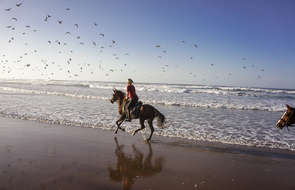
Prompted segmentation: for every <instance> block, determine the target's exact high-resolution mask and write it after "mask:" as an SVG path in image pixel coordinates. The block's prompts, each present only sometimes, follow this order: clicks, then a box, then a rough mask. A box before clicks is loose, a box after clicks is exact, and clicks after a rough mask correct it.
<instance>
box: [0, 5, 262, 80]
mask: <svg viewBox="0 0 295 190" xmlns="http://www.w3.org/2000/svg"><path fill="white" fill-rule="evenodd" d="M22 6H24V2H21V3H16V4H15V8H6V9H4V11H5V12H13V11H17V10H15V9H19V8H21V7H22ZM65 11H67V12H70V11H71V8H65ZM8 16H10V15H9V14H8ZM43 18H44V19H43V21H42V22H43V23H44V24H48V23H49V22H50V23H53V24H54V23H56V24H57V25H63V24H64V23H65V22H64V20H62V19H59V18H57V17H55V16H54V15H52V14H46V15H44V17H43ZM9 20H10V22H11V24H10V25H8V26H5V28H6V29H7V30H11V32H16V31H17V32H19V33H20V34H21V35H22V36H27V35H29V34H30V32H33V33H37V32H40V31H41V29H40V30H39V29H36V28H33V27H32V26H31V25H25V26H24V28H25V31H18V30H17V29H16V28H17V27H18V26H17V22H18V21H19V19H18V18H17V17H10V18H9ZM92 26H93V27H94V28H98V24H97V22H93V23H92ZM73 28H74V31H66V32H65V33H64V38H66V39H54V40H52V39H47V40H46V41H47V42H46V43H47V44H46V45H47V46H49V48H50V47H52V46H55V47H57V48H56V50H57V52H56V53H57V55H58V54H64V56H65V57H66V59H65V63H61V62H60V61H55V60H54V58H50V59H47V58H45V57H44V58H42V59H41V62H40V64H37V65H36V64H34V63H27V61H24V58H25V57H26V56H28V55H29V54H30V55H31V56H35V57H37V54H38V56H42V52H39V51H38V50H37V49H36V47H35V48H33V47H32V46H31V45H30V44H29V43H28V42H24V44H23V45H24V46H27V47H30V48H31V50H30V51H29V52H24V53H23V54H21V55H19V56H18V57H16V58H15V59H14V60H11V59H8V58H7V57H6V54H5V53H2V55H1V54H0V68H1V67H2V70H1V72H2V73H13V72H14V71H15V69H18V70H20V71H21V72H22V74H25V73H28V72H30V71H34V72H36V71H37V72H38V73H39V74H40V75H41V76H43V77H45V78H46V79H54V77H55V74H56V73H55V71H56V69H57V70H58V71H59V72H63V73H64V74H65V76H67V77H68V78H77V77H79V74H80V73H82V72H86V71H87V72H89V74H91V75H93V74H95V72H96V71H97V72H103V73H104V75H105V76H106V77H108V76H109V75H110V74H111V73H114V72H123V71H124V69H126V68H127V64H126V63H125V64H121V65H120V63H118V65H119V66H118V67H117V68H115V67H113V68H110V67H108V66H106V65H103V64H102V62H103V61H102V60H101V59H100V60H98V61H97V62H98V63H91V64H89V63H85V62H83V63H75V64H74V63H73V60H74V58H73V57H74V56H71V55H73V54H74V50H75V49H73V46H72V45H71V44H72V43H75V44H77V42H78V45H79V46H85V45H87V46H92V47H94V48H96V49H97V50H98V53H100V54H102V53H104V50H105V49H107V48H108V49H113V53H112V54H111V56H112V58H113V59H114V60H115V61H117V62H118V60H120V56H129V55H130V54H129V53H128V52H124V53H118V52H115V51H116V48H115V47H117V45H118V42H117V41H116V40H114V39H111V40H108V42H107V44H104V45H103V44H102V43H101V42H97V41H96V40H90V42H85V41H82V39H83V38H82V37H81V35H77V31H78V30H79V28H80V25H79V23H75V24H74V25H73ZM73 28H72V29H73ZM75 34H76V35H75ZM74 35H75V36H74ZM69 36H71V39H72V40H74V41H71V42H69V41H68V39H69ZM97 37H98V39H103V38H105V33H102V32H98V33H97ZM15 41H16V37H15V36H13V37H10V38H9V39H8V44H13V43H14V42H15ZM178 43H179V44H181V45H186V46H190V47H191V48H194V49H197V48H199V45H198V44H197V43H190V42H187V41H185V40H180V41H179V42H178ZM99 44H100V45H99ZM44 45H45V44H44ZM65 47H67V50H66V48H65ZM154 48H156V51H157V52H158V55H157V58H158V59H162V58H163V57H164V56H167V54H168V53H169V52H168V50H167V49H164V48H162V45H161V44H156V45H154ZM27 49H28V48H27ZM40 54H41V55H40ZM187 61H191V62H192V61H193V56H189V57H188V59H187ZM241 61H242V62H247V58H245V57H243V58H241ZM15 65H17V67H16V66H15ZM214 66H215V64H213V63H212V64H210V65H209V68H210V67H214ZM52 67H55V69H51V68H52ZM248 67H252V68H255V65H251V66H248ZM248 67H247V66H246V65H245V66H243V67H242V68H241V69H243V70H246V69H247V68H248ZM74 68H78V69H74ZM168 68H169V64H167V63H161V64H160V68H159V70H160V71H161V72H168V71H169V69H168ZM29 69H31V70H29ZM259 71H260V72H264V69H260V70H259ZM184 74H185V73H184ZM187 75H188V76H189V77H194V78H196V77H197V75H196V74H195V73H193V72H189V73H187ZM228 76H232V73H228ZM261 78H262V77H261V75H258V76H257V79H261ZM203 80H205V79H203Z"/></svg>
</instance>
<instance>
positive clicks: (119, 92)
mask: <svg viewBox="0 0 295 190" xmlns="http://www.w3.org/2000/svg"><path fill="white" fill-rule="evenodd" d="M116 91H117V93H118V95H119V96H120V97H121V98H124V97H125V96H126V94H125V93H124V92H122V91H121V90H116Z"/></svg>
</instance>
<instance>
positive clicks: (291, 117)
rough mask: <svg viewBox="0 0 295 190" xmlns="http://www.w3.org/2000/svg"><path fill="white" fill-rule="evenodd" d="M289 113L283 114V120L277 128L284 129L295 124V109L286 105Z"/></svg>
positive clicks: (278, 123)
mask: <svg viewBox="0 0 295 190" xmlns="http://www.w3.org/2000/svg"><path fill="white" fill-rule="evenodd" d="M286 107H287V111H286V112H285V113H284V114H283V116H282V117H281V119H280V120H279V121H278V122H277V125H276V127H277V128H279V129H283V128H284V127H285V126H288V125H291V124H293V123H294V122H295V114H294V113H295V109H294V108H292V107H291V106H289V105H286Z"/></svg>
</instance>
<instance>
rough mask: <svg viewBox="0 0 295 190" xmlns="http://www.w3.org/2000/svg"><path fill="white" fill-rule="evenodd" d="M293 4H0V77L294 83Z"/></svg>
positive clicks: (39, 0) (130, 0) (209, 0)
mask: <svg viewBox="0 0 295 190" xmlns="http://www.w3.org/2000/svg"><path fill="white" fill-rule="evenodd" d="M18 3H22V4H21V5H19V6H16V4H18ZM9 8H11V10H6V9H9ZM294 10H295V1H292V0H290V1H288V0H282V1H278V0H267V1H266V0H244V1H242V0H224V1H223V0H181V1H180V0H178V1H177V0H140V1H139V0H124V1H123V0H83V1H82V0H50V1H44V0H23V1H14V0H0V20H1V22H0V28H1V30H0V78H8V79H46V80H87V81H92V80H95V81H126V80H127V78H132V79H133V80H134V81H135V82H155V83H182V84H186V83H189V84H205V85H229V86H231V85H233V86H259V87H267V88H295V86H294V81H295V75H294V72H295V63H294V60H295V54H294V52H295V35H294V34H295V24H294V20H295V11H294ZM47 15H50V16H51V17H50V18H48V19H47V21H45V18H46V16H47ZM58 21H62V22H61V23H59V22H58Z"/></svg>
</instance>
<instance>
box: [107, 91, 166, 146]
mask: <svg viewBox="0 0 295 190" xmlns="http://www.w3.org/2000/svg"><path fill="white" fill-rule="evenodd" d="M113 92H114V93H113V97H112V99H111V103H114V102H118V105H119V114H120V116H121V117H120V118H119V119H118V121H116V124H117V129H116V131H115V134H116V133H117V132H118V129H121V130H122V131H124V129H123V128H121V127H120V126H121V124H122V123H123V122H124V121H125V119H126V112H125V105H126V103H127V99H126V95H125V93H124V92H122V91H120V90H116V89H114V90H113ZM130 116H131V118H132V119H139V123H140V126H141V127H140V128H139V129H137V130H135V131H134V132H133V135H135V134H136V133H137V132H138V131H140V130H143V129H144V128H145V125H144V121H145V120H147V121H148V124H149V127H150V129H151V134H150V136H149V138H148V139H147V140H148V141H150V140H151V138H152V135H153V132H154V127H153V120H154V118H157V119H158V127H163V125H164V122H165V116H164V115H163V114H161V113H160V112H159V111H158V110H157V109H156V108H154V107H153V106H151V105H149V104H143V105H142V106H141V107H140V111H139V113H138V114H137V116H134V114H132V113H131V114H130Z"/></svg>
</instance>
